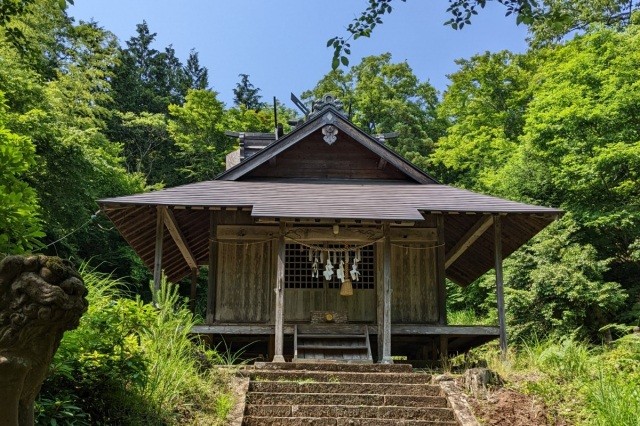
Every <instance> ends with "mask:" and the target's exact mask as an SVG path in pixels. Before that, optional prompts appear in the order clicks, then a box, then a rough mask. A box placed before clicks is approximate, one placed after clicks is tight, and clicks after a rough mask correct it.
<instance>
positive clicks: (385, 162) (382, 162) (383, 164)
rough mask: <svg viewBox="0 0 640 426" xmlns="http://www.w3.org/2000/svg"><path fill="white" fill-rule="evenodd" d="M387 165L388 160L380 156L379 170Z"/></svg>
mask: <svg viewBox="0 0 640 426" xmlns="http://www.w3.org/2000/svg"><path fill="white" fill-rule="evenodd" d="M386 166H387V160H385V159H384V158H382V157H380V160H379V161H378V170H383V169H384V168H385V167H386Z"/></svg>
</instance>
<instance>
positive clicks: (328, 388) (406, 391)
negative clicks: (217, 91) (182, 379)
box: [249, 381, 440, 396]
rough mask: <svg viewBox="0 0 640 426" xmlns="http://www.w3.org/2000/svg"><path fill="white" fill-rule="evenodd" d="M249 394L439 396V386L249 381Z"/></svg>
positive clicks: (421, 384)
mask: <svg viewBox="0 0 640 426" xmlns="http://www.w3.org/2000/svg"><path fill="white" fill-rule="evenodd" d="M249 392H272V393H314V392H316V393H358V394H365V395H371V394H377V395H422V396H439V395H440V386H438V385H430V384H423V383H419V384H406V383H326V382H311V381H301V382H283V381H278V382H257V381H251V382H250V384H249Z"/></svg>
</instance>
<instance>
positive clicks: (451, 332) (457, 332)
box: [191, 323, 500, 353]
mask: <svg viewBox="0 0 640 426" xmlns="http://www.w3.org/2000/svg"><path fill="white" fill-rule="evenodd" d="M293 328H294V327H293V324H287V325H285V326H284V334H285V335H292V334H293ZM328 329H330V330H331V331H332V332H337V333H342V332H343V330H342V329H341V327H340V324H330V325H329V326H328ZM368 329H369V333H370V334H378V329H382V327H380V328H378V327H377V326H375V325H369V326H368ZM191 332H192V333H202V334H207V333H209V334H271V335H273V333H274V326H273V325H272V324H255V323H248V324H214V325H195V326H193V327H192V328H191ZM351 333H353V331H352V330H351V329H349V328H348V327H345V328H344V334H351ZM391 334H392V335H405V336H407V335H416V336H439V335H446V336H490V337H498V336H499V334H500V332H499V327H491V326H485V325H479V326H474V325H453V326H449V325H447V326H438V325H428V324H393V325H392V326H391ZM381 353H382V352H381Z"/></svg>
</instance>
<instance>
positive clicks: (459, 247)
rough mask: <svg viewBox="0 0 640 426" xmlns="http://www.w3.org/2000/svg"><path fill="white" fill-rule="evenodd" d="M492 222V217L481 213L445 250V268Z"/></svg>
mask: <svg viewBox="0 0 640 426" xmlns="http://www.w3.org/2000/svg"><path fill="white" fill-rule="evenodd" d="M492 224H493V217H492V216H490V215H483V216H482V218H481V219H479V220H478V221H477V222H476V223H475V224H474V225H473V226H472V227H471V229H469V230H468V231H467V233H466V234H464V235H463V236H462V238H460V241H458V242H457V243H456V245H455V246H453V247H452V248H451V250H449V251H448V252H447V255H446V261H445V268H448V267H449V266H451V265H452V264H453V262H455V261H456V260H457V259H458V258H459V257H460V256H461V255H462V253H464V252H465V251H466V250H467V249H468V248H469V247H471V245H472V244H473V243H475V242H476V240H477V239H478V238H480V236H481V235H482V234H484V232H485V231H486V230H487V229H489V227H490V226H491V225H492Z"/></svg>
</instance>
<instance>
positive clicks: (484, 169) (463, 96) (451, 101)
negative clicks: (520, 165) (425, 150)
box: [432, 51, 533, 192]
mask: <svg viewBox="0 0 640 426" xmlns="http://www.w3.org/2000/svg"><path fill="white" fill-rule="evenodd" d="M530 62H531V59H530V58H529V57H527V56H523V55H516V54H513V53H510V52H506V51H503V52H499V53H488V52H487V53H484V54H482V55H476V56H473V57H472V58H470V59H460V60H457V61H456V64H458V66H459V67H460V68H459V70H458V71H456V72H455V73H453V74H451V75H450V76H449V78H450V80H451V84H450V85H449V87H448V88H447V90H446V92H445V93H444V96H443V100H442V103H440V105H439V106H438V115H439V116H440V117H441V119H442V120H446V121H447V122H449V123H450V125H449V126H448V127H447V130H446V135H445V136H444V137H442V138H440V139H439V140H438V142H437V144H436V149H435V151H434V155H433V157H432V158H433V162H434V164H435V165H437V166H440V168H438V169H436V170H438V172H439V174H441V175H442V176H441V177H442V178H443V179H444V180H445V181H448V182H455V183H456V184H458V185H461V186H465V187H468V188H474V189H478V190H484V191H487V190H491V189H494V188H493V181H494V179H495V178H494V176H495V171H496V170H497V169H499V168H500V167H501V166H502V165H503V164H504V162H505V161H506V160H507V159H509V158H510V157H511V155H512V154H513V152H514V150H515V149H516V148H517V146H518V144H519V142H518V138H519V137H520V136H521V135H522V133H523V126H524V117H523V116H524V112H525V110H526V107H527V105H528V102H529V99H530V96H529V92H528V86H529V81H530V78H531V73H532V68H533V67H532V65H531V64H530ZM494 192H495V191H494Z"/></svg>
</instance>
